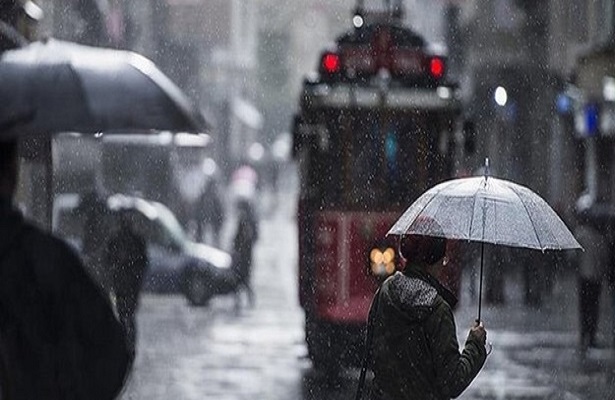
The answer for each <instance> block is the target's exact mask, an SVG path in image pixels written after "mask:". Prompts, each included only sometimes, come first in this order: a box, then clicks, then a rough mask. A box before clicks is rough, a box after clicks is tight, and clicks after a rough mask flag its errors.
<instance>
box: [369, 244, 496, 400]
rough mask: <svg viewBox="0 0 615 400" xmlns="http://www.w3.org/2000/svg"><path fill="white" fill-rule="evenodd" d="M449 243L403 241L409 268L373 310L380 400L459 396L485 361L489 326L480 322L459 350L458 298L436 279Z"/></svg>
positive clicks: (391, 281)
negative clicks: (485, 326) (456, 310)
mask: <svg viewBox="0 0 615 400" xmlns="http://www.w3.org/2000/svg"><path fill="white" fill-rule="evenodd" d="M446 244H447V240H446V239H444V238H440V237H434V236H421V235H404V236H402V237H401V239H400V245H399V253H400V255H401V256H402V259H405V260H406V267H405V269H404V271H403V272H397V273H395V274H394V275H392V276H391V277H389V278H388V279H387V280H386V281H385V282H384V283H383V284H382V286H381V288H380V290H379V292H378V293H377V294H376V297H375V299H374V304H373V306H372V310H371V312H370V319H371V323H372V324H373V329H374V331H373V341H372V348H371V352H372V354H373V366H372V370H373V373H374V394H373V395H374V396H373V398H375V399H395V400H396V399H399V400H401V399H450V398H454V397H457V396H459V395H460V394H461V393H462V392H463V391H464V390H465V389H466V388H467V387H468V386H469V385H470V383H471V382H472V380H473V379H474V378H475V377H476V375H477V374H478V373H479V371H480V370H481V368H482V367H483V365H484V363H485V360H486V357H487V352H486V349H485V343H486V336H487V334H486V331H485V328H484V327H483V325H482V323H479V322H476V323H475V324H474V326H473V327H472V328H471V329H470V331H469V334H468V338H467V340H466V342H465V346H464V349H463V351H462V352H461V353H460V352H459V345H458V342H457V331H456V328H455V320H454V317H453V312H452V308H453V307H454V306H455V304H456V302H457V299H456V298H455V296H454V295H453V294H452V293H451V292H449V291H448V290H447V289H446V288H445V287H444V286H443V285H441V284H440V282H439V281H438V280H437V279H436V278H434V276H437V275H438V274H439V273H440V272H441V269H442V268H446V265H447V264H448V259H447V257H446V255H445V254H446Z"/></svg>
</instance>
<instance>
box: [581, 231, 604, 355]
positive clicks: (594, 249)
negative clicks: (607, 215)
mask: <svg viewBox="0 0 615 400" xmlns="http://www.w3.org/2000/svg"><path fill="white" fill-rule="evenodd" d="M575 237H576V238H577V241H578V242H579V243H580V244H581V246H583V249H584V250H585V251H583V252H581V253H580V254H579V266H578V268H579V270H578V277H579V278H578V282H579V284H578V285H579V286H578V287H579V324H580V328H581V329H580V336H579V345H580V346H581V349H587V348H588V347H595V346H596V330H597V327H598V315H599V309H600V294H601V291H602V281H603V280H606V278H607V275H608V270H607V268H608V262H609V260H610V256H609V243H608V240H607V238H606V237H605V235H603V234H602V233H600V231H598V229H596V227H594V226H592V225H591V224H589V223H582V224H580V225H579V226H578V227H577V228H576V230H575Z"/></svg>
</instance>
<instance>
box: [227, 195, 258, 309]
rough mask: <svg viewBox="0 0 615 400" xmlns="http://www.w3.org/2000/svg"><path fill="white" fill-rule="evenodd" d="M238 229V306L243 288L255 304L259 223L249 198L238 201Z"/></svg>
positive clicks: (236, 254)
mask: <svg viewBox="0 0 615 400" xmlns="http://www.w3.org/2000/svg"><path fill="white" fill-rule="evenodd" d="M237 212H238V216H237V218H238V219H237V230H236V232H235V238H234V240H233V252H234V257H233V268H234V272H235V277H236V279H237V287H236V289H235V294H236V296H237V298H236V306H237V307H239V305H240V300H241V299H240V294H241V290H244V291H245V292H246V294H247V296H248V302H249V303H250V305H252V306H253V305H254V291H253V290H252V284H251V275H252V258H253V252H254V244H255V242H256V240H257V239H258V224H257V221H256V216H255V215H254V207H253V206H252V204H251V203H250V202H249V201H248V200H244V199H241V200H239V201H238V203H237Z"/></svg>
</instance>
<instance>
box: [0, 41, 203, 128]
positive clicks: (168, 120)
mask: <svg viewBox="0 0 615 400" xmlns="http://www.w3.org/2000/svg"><path fill="white" fill-rule="evenodd" d="M0 104H2V107H0V139H2V138H5V139H6V138H14V137H17V136H23V135H40V134H49V133H56V132H81V133H96V132H113V131H124V132H126V131H149V130H169V131H175V132H180V131H183V132H204V131H206V130H207V129H208V126H207V124H206V122H205V119H204V118H203V116H202V115H201V113H200V112H199V111H198V110H197V109H196V108H195V107H194V105H193V104H191V102H190V101H189V99H188V98H187V97H186V95H185V94H184V93H183V92H182V91H181V90H180V89H179V88H178V87H177V86H176V85H175V84H174V83H173V82H172V81H171V80H170V79H169V78H168V77H167V76H166V75H164V74H163V73H162V72H161V71H160V70H159V69H158V68H157V67H156V66H155V65H154V64H153V63H152V62H151V61H150V60H148V59H146V58H145V57H143V56H140V55H138V54H136V53H133V52H129V51H120V50H112V49H103V48H98V47H90V46H83V45H78V44H75V43H70V42H65V41H59V40H53V39H51V40H47V41H45V42H36V43H32V44H30V45H28V46H26V47H23V48H20V49H16V50H9V51H6V52H4V53H2V55H1V56H0Z"/></svg>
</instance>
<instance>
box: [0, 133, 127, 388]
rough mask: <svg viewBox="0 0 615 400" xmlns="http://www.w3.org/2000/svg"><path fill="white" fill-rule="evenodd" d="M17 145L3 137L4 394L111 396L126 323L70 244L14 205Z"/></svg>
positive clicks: (0, 358) (0, 364) (122, 365)
mask: <svg viewBox="0 0 615 400" xmlns="http://www.w3.org/2000/svg"><path fill="white" fill-rule="evenodd" d="M0 136H1V135H0ZM17 152H18V150H17V143H16V141H6V142H5V141H0V379H1V381H0V387H1V391H2V398H3V399H10V400H19V399H23V400H31V399H49V400H56V399H57V400H60V399H62V400H67V399H72V400H77V399H101V400H103V399H104V400H111V399H114V398H116V396H117V395H118V394H119V392H120V391H121V389H122V387H123V385H124V382H125V379H126V374H127V371H128V364H129V354H128V351H127V349H126V337H125V333H124V330H123V329H122V326H121V324H120V323H119V321H118V320H117V318H116V317H115V315H114V313H113V309H112V307H111V304H110V303H109V302H108V299H107V298H106V297H105V296H104V295H103V293H102V291H101V290H100V288H99V287H98V286H97V285H96V284H95V283H94V282H93V281H92V279H91V277H90V276H89V274H88V273H87V272H86V270H85V268H84V266H83V264H82V263H81V261H80V259H79V258H78V257H77V255H76V254H75V253H74V252H73V250H72V249H71V248H70V247H69V245H67V244H66V243H65V242H64V241H62V240H60V239H58V238H56V237H55V236H53V235H51V234H50V233H48V232H45V231H42V230H41V229H39V228H37V227H36V226H35V225H33V224H31V223H29V222H27V221H25V220H24V219H23V217H22V215H21V214H20V213H19V212H18V211H16V210H15V208H14V207H13V205H12V198H13V195H14V192H15V187H16V182H17V174H18V159H17V157H18V156H17Z"/></svg>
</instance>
